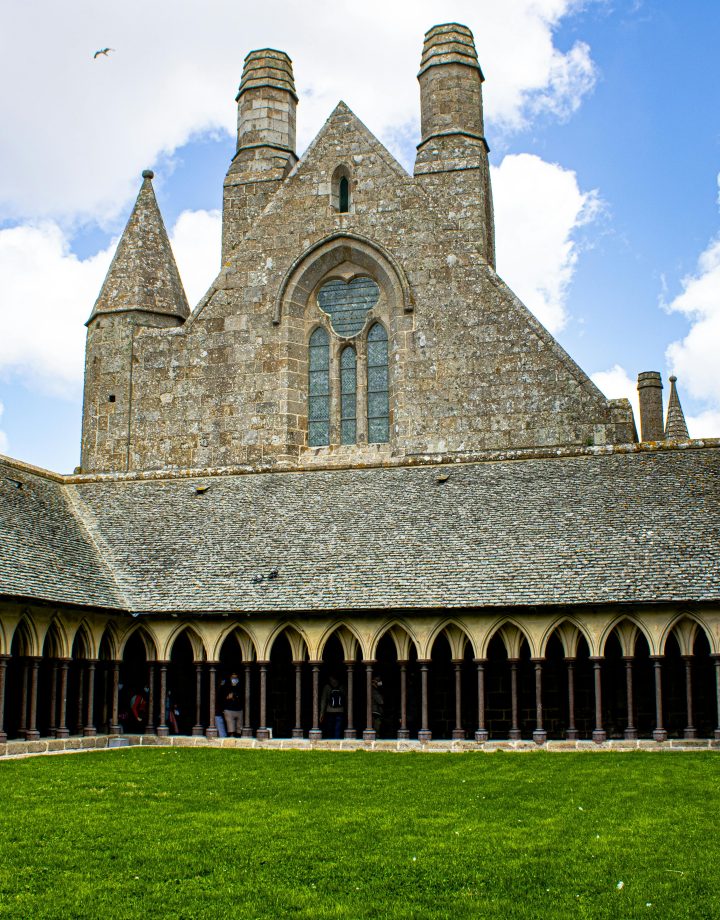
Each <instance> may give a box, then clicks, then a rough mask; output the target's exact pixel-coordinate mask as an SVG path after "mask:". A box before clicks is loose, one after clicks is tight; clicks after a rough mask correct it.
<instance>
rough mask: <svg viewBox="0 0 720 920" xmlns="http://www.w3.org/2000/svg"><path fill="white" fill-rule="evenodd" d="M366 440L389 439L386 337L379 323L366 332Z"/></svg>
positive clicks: (374, 442)
mask: <svg viewBox="0 0 720 920" xmlns="http://www.w3.org/2000/svg"><path fill="white" fill-rule="evenodd" d="M367 363H368V388H367V395H368V442H369V443H370V444H381V443H384V442H386V441H389V440H390V400H389V396H388V338H387V332H385V329H384V327H383V326H381V325H380V323H375V325H374V326H373V327H372V329H371V330H370V332H369V333H368V362H367Z"/></svg>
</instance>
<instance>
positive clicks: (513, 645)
mask: <svg viewBox="0 0 720 920" xmlns="http://www.w3.org/2000/svg"><path fill="white" fill-rule="evenodd" d="M495 635H499V637H500V639H501V640H502V643H503V645H504V646H505V651H506V652H507V656H508V658H519V657H520V649H521V648H522V643H523V640H524V641H525V642H527V644H528V647H529V649H530V657H531V658H537V657H539V656H538V655H537V649H536V648H535V646H534V644H533V642H532V637H531V636H530V635H529V634H528V632H527V631H526V630H525V629H524V628H523V626H522V624H520V623H518V622H517V621H516V620H513V619H511V618H510V617H504V618H503V619H501V620H498V621H496V622H495V623H494V624H493V625H492V626H491V627H490V629H489V630H488V632H487V634H486V636H485V638H484V640H483V642H482V646H481V648H480V649H479V650H478V652H479V654H478V656H477V657H478V658H485V657H486V656H487V650H488V646H489V645H490V643H491V642H492V640H493V638H494V637H495Z"/></svg>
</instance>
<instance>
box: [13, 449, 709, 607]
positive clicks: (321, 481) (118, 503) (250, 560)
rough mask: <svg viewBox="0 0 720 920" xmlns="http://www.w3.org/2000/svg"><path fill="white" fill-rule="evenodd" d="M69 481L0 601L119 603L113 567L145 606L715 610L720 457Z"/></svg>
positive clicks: (27, 525)
mask: <svg viewBox="0 0 720 920" xmlns="http://www.w3.org/2000/svg"><path fill="white" fill-rule="evenodd" d="M440 480H442V481H440ZM199 484H202V485H204V486H208V488H207V490H206V491H204V492H202V493H198V492H197V491H196V486H197V485H199ZM64 488H65V489H66V490H68V493H69V494H70V495H72V505H70V504H68V502H63V500H62V495H61V492H62V487H59V486H55V485H54V484H52V486H49V487H48V491H49V493H51V495H52V498H43V499H42V500H40V498H39V497H38V498H33V501H32V508H28V509H27V510H25V511H22V512H20V511H18V512H17V513H21V516H22V521H21V522H20V525H19V526H13V527H12V531H11V539H12V540H16V541H18V544H17V545H18V546H19V547H20V548H21V555H22V558H24V559H25V562H24V565H23V568H22V573H18V574H16V575H15V576H14V577H13V576H12V573H11V572H10V568H11V567H8V564H7V559H6V555H7V554H6V553H5V552H4V551H3V553H2V557H3V561H2V562H0V593H8V590H7V586H8V585H9V586H10V588H11V589H12V588H15V589H17V588H18V587H22V589H23V591H24V592H25V593H27V591H28V589H29V588H30V587H32V586H33V585H34V586H35V587H34V590H36V591H39V592H44V593H42V596H48V592H50V591H52V592H54V593H53V594H52V596H53V597H58V599H59V595H60V594H63V592H65V593H66V595H67V597H66V599H67V600H77V599H78V598H79V597H81V596H82V597H84V598H85V602H86V603H92V604H100V605H103V604H106V605H107V604H109V603H110V601H111V599H113V603H114V604H116V603H117V600H116V599H117V589H115V593H113V585H112V579H111V578H110V576H109V575H108V571H109V570H110V569H111V570H112V572H113V574H114V576H115V579H116V582H117V585H118V586H119V589H120V591H121V593H122V594H123V595H124V597H125V600H126V604H127V608H128V609H130V610H131V611H133V612H135V613H152V612H157V613H161V612H196V613H203V612H215V611H220V612H225V611H247V612H253V613H258V612H263V611H267V612H277V611H306V610H325V611H330V610H338V611H342V610H359V609H369V608H370V609H371V608H384V607H388V608H400V609H406V608H437V607H456V608H457V607H496V606H497V607H506V606H529V607H533V606H537V605H546V604H551V605H556V604H563V605H564V604H568V605H572V604H595V603H608V602H617V603H627V602H638V603H645V602H647V603H653V602H663V601H717V600H718V599H720V449H717V448H714V449H684V450H658V451H656V452H639V453H632V454H623V453H613V454H610V455H606V456H577V457H569V458H548V459H532V460H522V461H515V462H509V461H503V462H482V463H468V464H456V465H453V466H415V467H396V468H375V469H365V470H334V471H330V470H325V471H323V470H319V471H313V472H302V473H297V472H296V473H258V474H250V475H231V476H213V477H207V478H205V479H188V478H167V479H157V480H142V479H140V480H138V479H130V480H128V479H122V478H119V479H116V480H113V479H108V480H106V481H85V482H76V483H75V484H74V485H66V486H65V487H64ZM3 489H5V487H3ZM30 494H31V495H32V493H30ZM27 495H28V493H27V492H25V493H23V496H24V497H27ZM14 498H15V501H16V504H15V507H16V508H17V509H20V507H21V498H20V495H17V496H15V497H14ZM78 516H80V517H81V518H82V521H83V524H84V527H82V528H81V527H80V525H79V523H78V520H77V517H78ZM10 518H11V519H12V515H11V516H10ZM7 519H8V516H7V515H6V514H3V522H4V523H5V522H6V521H7ZM51 519H53V520H54V521H55V523H54V524H53V523H50V522H51ZM60 525H62V526H60ZM5 526H7V524H6V523H5ZM63 528H65V529H64V530H63ZM58 529H61V530H63V534H62V536H60V535H59V534H58V533H57V530H58ZM51 538H52V539H51ZM53 541H54V542H53ZM93 543H95V544H96V545H97V546H98V547H99V548H100V550H101V551H102V553H103V556H104V562H103V560H101V559H100V557H99V555H98V553H97V552H96V551H95V552H94V551H93V545H92V544H93ZM64 550H67V557H66V558H65V557H63V558H61V557H62V556H63V551H64ZM48 553H50V559H51V560H52V561H53V566H54V568H53V569H52V570H51V571H50V572H49V573H48V572H47V571H43V569H44V563H45V560H46V559H47V558H48ZM8 578H9V579H10V580H9V581H8ZM103 592H105V593H104V594H103Z"/></svg>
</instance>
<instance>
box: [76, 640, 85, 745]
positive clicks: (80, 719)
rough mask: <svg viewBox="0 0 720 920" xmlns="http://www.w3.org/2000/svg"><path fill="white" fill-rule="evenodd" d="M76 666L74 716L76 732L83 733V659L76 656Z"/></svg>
mask: <svg viewBox="0 0 720 920" xmlns="http://www.w3.org/2000/svg"><path fill="white" fill-rule="evenodd" d="M76 666H77V715H76V717H75V730H76V734H78V735H82V733H83V724H84V723H83V715H84V713H85V659H84V658H78V659H77V661H76Z"/></svg>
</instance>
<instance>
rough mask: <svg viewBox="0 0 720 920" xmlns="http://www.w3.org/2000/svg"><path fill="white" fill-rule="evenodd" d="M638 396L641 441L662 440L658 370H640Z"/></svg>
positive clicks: (660, 390)
mask: <svg viewBox="0 0 720 920" xmlns="http://www.w3.org/2000/svg"><path fill="white" fill-rule="evenodd" d="M637 388H638V395H639V397H640V438H641V440H643V441H662V439H663V438H664V436H665V432H664V429H663V404H662V377H661V376H660V372H659V371H642V373H640V374H638V383H637Z"/></svg>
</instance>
